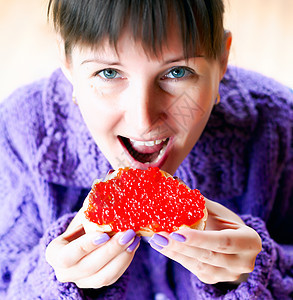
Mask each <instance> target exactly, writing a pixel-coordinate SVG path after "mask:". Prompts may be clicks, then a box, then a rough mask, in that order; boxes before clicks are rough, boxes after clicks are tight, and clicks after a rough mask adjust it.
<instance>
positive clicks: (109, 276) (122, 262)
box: [75, 248, 137, 288]
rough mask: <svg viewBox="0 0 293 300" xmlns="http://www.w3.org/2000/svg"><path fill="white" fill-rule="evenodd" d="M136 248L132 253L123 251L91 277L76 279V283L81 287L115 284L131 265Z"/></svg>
mask: <svg viewBox="0 0 293 300" xmlns="http://www.w3.org/2000/svg"><path fill="white" fill-rule="evenodd" d="M136 249H137V248H136ZM136 249H135V250H136ZM135 250H134V251H132V252H131V253H129V252H127V251H123V252H122V253H120V254H119V255H118V256H116V257H115V258H114V259H112V260H111V261H110V262H109V263H108V264H106V265H105V266H104V267H103V268H102V269H100V270H99V271H98V272H95V273H94V274H92V275H91V276H89V277H86V278H80V279H78V280H76V282H75V283H76V285H77V286H78V287H79V288H101V287H104V286H109V285H111V284H113V283H114V282H116V281H117V280H118V279H119V278H120V277H121V276H122V275H123V273H124V272H125V271H126V269H127V268H128V266H129V265H130V263H131V261H132V259H133V257H134V253H135Z"/></svg>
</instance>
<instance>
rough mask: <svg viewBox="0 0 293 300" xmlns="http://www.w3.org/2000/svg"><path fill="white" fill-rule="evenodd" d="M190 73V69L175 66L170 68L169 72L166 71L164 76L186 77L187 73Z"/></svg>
mask: <svg viewBox="0 0 293 300" xmlns="http://www.w3.org/2000/svg"><path fill="white" fill-rule="evenodd" d="M190 74H192V72H191V71H189V70H188V69H187V68H185V67H176V68H173V69H172V70H170V72H169V73H167V74H166V75H165V76H164V77H165V78H171V79H180V78H183V77H186V76H188V75H190Z"/></svg>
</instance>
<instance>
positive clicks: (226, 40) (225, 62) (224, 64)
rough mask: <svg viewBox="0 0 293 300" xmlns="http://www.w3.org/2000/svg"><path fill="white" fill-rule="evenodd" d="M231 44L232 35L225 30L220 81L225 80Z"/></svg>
mask: <svg viewBox="0 0 293 300" xmlns="http://www.w3.org/2000/svg"><path fill="white" fill-rule="evenodd" d="M231 44H232V34H231V32H230V31H229V30H225V32H224V39H223V46H222V53H221V56H220V68H221V72H220V77H221V78H220V80H221V79H222V78H223V76H224V75H225V73H226V70H227V66H228V59H229V54H230V48H231Z"/></svg>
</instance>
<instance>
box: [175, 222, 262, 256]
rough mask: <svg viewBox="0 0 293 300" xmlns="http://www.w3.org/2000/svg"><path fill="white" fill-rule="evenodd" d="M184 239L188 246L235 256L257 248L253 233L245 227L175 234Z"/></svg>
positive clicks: (182, 231) (184, 230) (187, 230)
mask: <svg viewBox="0 0 293 300" xmlns="http://www.w3.org/2000/svg"><path fill="white" fill-rule="evenodd" d="M177 233H178V234H180V235H182V236H184V237H185V239H186V241H185V242H184V243H186V244H187V245H189V246H192V247H197V248H202V249H207V250H211V251H215V252H220V253H226V254H237V253H239V252H242V253H243V252H245V251H255V250H256V248H255V247H256V246H257V250H258V248H259V245H258V239H256V234H255V231H254V230H253V229H251V228H249V227H247V226H242V225H241V226H240V227H239V228H238V229H236V230H235V229H223V230H219V231H216V230H215V231H213V230H205V231H199V230H192V229H182V230H179V231H178V232H177Z"/></svg>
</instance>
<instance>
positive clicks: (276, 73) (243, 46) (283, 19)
mask: <svg viewBox="0 0 293 300" xmlns="http://www.w3.org/2000/svg"><path fill="white" fill-rule="evenodd" d="M224 1H225V5H226V14H225V26H226V28H227V29H230V30H231V31H232V34H233V43H232V51H231V56H230V64H233V65H237V66H241V67H244V68H247V69H252V70H255V71H258V72H260V73H263V74H265V75H267V76H269V77H273V78H275V79H277V80H278V81H280V82H282V83H283V84H286V85H288V86H289V87H291V88H293V0H245V1H244V0H224ZM47 3H48V0H25V1H24V0H9V1H7V0H0V101H1V100H3V99H4V98H5V97H7V96H8V95H9V94H10V93H11V92H12V91H13V90H15V89H16V88H17V87H19V86H21V85H24V84H27V83H30V82H32V81H33V80H37V79H39V78H42V77H45V76H48V75H50V73H51V72H52V71H53V70H54V69H55V68H57V67H58V64H59V61H58V55H57V46H56V41H55V34H54V32H53V29H52V26H51V25H49V24H48V23H47V15H46V14H47Z"/></svg>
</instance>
